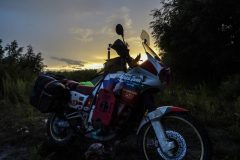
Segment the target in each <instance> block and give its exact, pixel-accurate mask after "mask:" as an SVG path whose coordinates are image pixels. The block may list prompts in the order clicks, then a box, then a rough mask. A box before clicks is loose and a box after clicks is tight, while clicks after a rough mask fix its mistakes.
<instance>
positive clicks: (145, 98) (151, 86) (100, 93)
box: [30, 24, 211, 160]
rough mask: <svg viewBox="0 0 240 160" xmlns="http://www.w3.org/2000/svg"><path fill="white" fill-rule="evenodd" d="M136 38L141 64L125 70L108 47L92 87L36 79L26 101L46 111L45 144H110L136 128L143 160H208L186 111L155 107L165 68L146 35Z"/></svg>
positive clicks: (202, 138) (48, 77)
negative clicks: (81, 140)
mask: <svg viewBox="0 0 240 160" xmlns="http://www.w3.org/2000/svg"><path fill="white" fill-rule="evenodd" d="M116 32H117V34H119V35H121V37H122V39H123V40H120V41H119V39H118V41H119V42H120V43H121V44H122V47H123V48H121V45H118V47H120V48H118V49H119V51H124V50H123V49H124V48H125V49H127V48H128V45H127V43H126V42H125V41H124V30H123V27H122V26H121V25H120V24H118V25H117V26H116ZM141 39H142V41H143V42H142V45H143V48H144V50H145V53H146V55H147V60H146V61H145V62H143V63H141V64H138V65H132V66H131V65H129V66H130V67H129V68H126V56H125V57H124V56H123V58H122V57H117V58H113V59H111V58H110V48H111V46H112V45H109V48H108V59H107V62H106V63H105V64H104V69H103V71H102V72H103V73H102V74H101V75H100V76H98V77H97V78H96V79H94V85H89V84H88V85H86V84H85V85H84V84H79V83H78V82H75V81H72V80H69V79H66V78H64V77H61V76H56V75H49V74H42V75H40V76H39V77H38V79H37V81H36V83H35V86H34V89H33V94H32V96H31V99H30V100H31V104H32V105H33V106H35V107H37V108H38V109H39V110H40V111H41V112H43V113H51V114H50V117H49V118H48V122H47V132H48V137H49V139H50V141H51V142H52V143H54V144H57V145H66V144H68V143H71V141H72V140H73V138H74V137H75V136H76V135H79V136H81V137H85V138H89V139H92V140H95V141H97V142H110V141H113V140H114V139H120V140H121V139H122V138H123V137H124V136H126V135H129V134H131V133H132V132H133V131H134V129H135V128H137V129H136V130H135V131H136V136H137V141H138V143H137V144H138V146H137V147H138V148H139V150H140V151H141V153H142V154H143V156H144V157H145V159H147V160H157V159H164V160H181V159H191V160H192V159H196V160H208V159H210V157H211V153H210V147H209V141H208V137H207V134H206V132H205V131H204V130H203V128H202V127H201V125H200V124H199V123H198V122H197V121H196V120H194V118H193V117H191V116H190V113H189V111H188V110H186V109H184V108H181V107H177V106H155V103H154V95H156V93H157V92H159V91H162V90H163V89H164V88H165V87H166V85H167V84H168V82H169V74H170V70H169V68H167V67H166V66H164V65H163V64H162V62H161V59H160V57H159V56H158V55H157V54H156V53H155V52H154V51H153V50H152V49H151V47H150V40H149V35H148V34H147V33H146V31H143V32H142V34H141ZM112 48H114V47H112ZM115 49H116V47H115ZM128 58H129V57H128ZM131 60H132V61H134V59H131ZM138 60H139V58H138Z"/></svg>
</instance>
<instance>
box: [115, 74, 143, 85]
mask: <svg viewBox="0 0 240 160" xmlns="http://www.w3.org/2000/svg"><path fill="white" fill-rule="evenodd" d="M119 79H120V80H122V81H130V82H135V83H141V82H142V81H143V76H136V75H132V74H128V73H125V74H122V75H121V76H120V77H119Z"/></svg>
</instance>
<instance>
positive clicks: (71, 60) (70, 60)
mask: <svg viewBox="0 0 240 160" xmlns="http://www.w3.org/2000/svg"><path fill="white" fill-rule="evenodd" d="M51 59H54V60H57V61H61V62H65V63H67V64H69V65H75V66H79V67H83V66H84V64H85V63H86V62H84V61H80V60H73V59H68V58H59V57H54V56H52V57H51Z"/></svg>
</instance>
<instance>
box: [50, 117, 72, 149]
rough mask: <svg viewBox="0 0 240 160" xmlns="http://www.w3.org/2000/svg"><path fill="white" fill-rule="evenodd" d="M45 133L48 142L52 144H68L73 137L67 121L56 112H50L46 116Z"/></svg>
mask: <svg viewBox="0 0 240 160" xmlns="http://www.w3.org/2000/svg"><path fill="white" fill-rule="evenodd" d="M47 133H48V137H49V141H50V143H51V144H54V145H60V146H63V145H66V144H69V143H70V142H71V141H72V140H73V138H74V136H73V135H74V134H73V130H72V128H71V127H70V124H69V122H68V121H67V120H66V119H65V118H64V117H62V116H60V115H58V114H56V113H54V114H51V115H50V117H49V118H48V122H47Z"/></svg>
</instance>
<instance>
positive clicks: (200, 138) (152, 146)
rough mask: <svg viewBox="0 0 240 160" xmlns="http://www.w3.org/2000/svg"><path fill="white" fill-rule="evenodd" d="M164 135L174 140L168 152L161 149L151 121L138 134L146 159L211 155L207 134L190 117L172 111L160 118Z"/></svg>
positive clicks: (198, 159) (202, 159)
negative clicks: (172, 146)
mask: <svg viewBox="0 0 240 160" xmlns="http://www.w3.org/2000/svg"><path fill="white" fill-rule="evenodd" d="M160 122H161V124H162V125H163V128H164V131H165V135H166V137H167V138H168V139H169V140H170V141H172V142H174V146H175V147H174V148H173V149H171V150H170V151H168V152H165V153H164V152H163V149H161V147H160V145H159V143H158V140H157V137H156V135H155V132H154V130H153V127H152V126H151V123H148V124H146V125H145V126H144V128H143V129H142V130H141V132H140V134H139V139H138V144H139V147H140V150H141V151H142V153H143V154H144V157H145V158H146V160H182V159H184V160H209V159H210V157H211V153H210V144H209V141H208V136H207V134H206V132H205V131H204V130H203V128H202V127H201V126H200V125H199V123H197V122H196V121H195V120H194V119H193V118H192V117H190V116H189V115H188V114H184V113H173V114H168V115H166V116H164V117H163V118H162V119H161V120H160Z"/></svg>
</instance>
